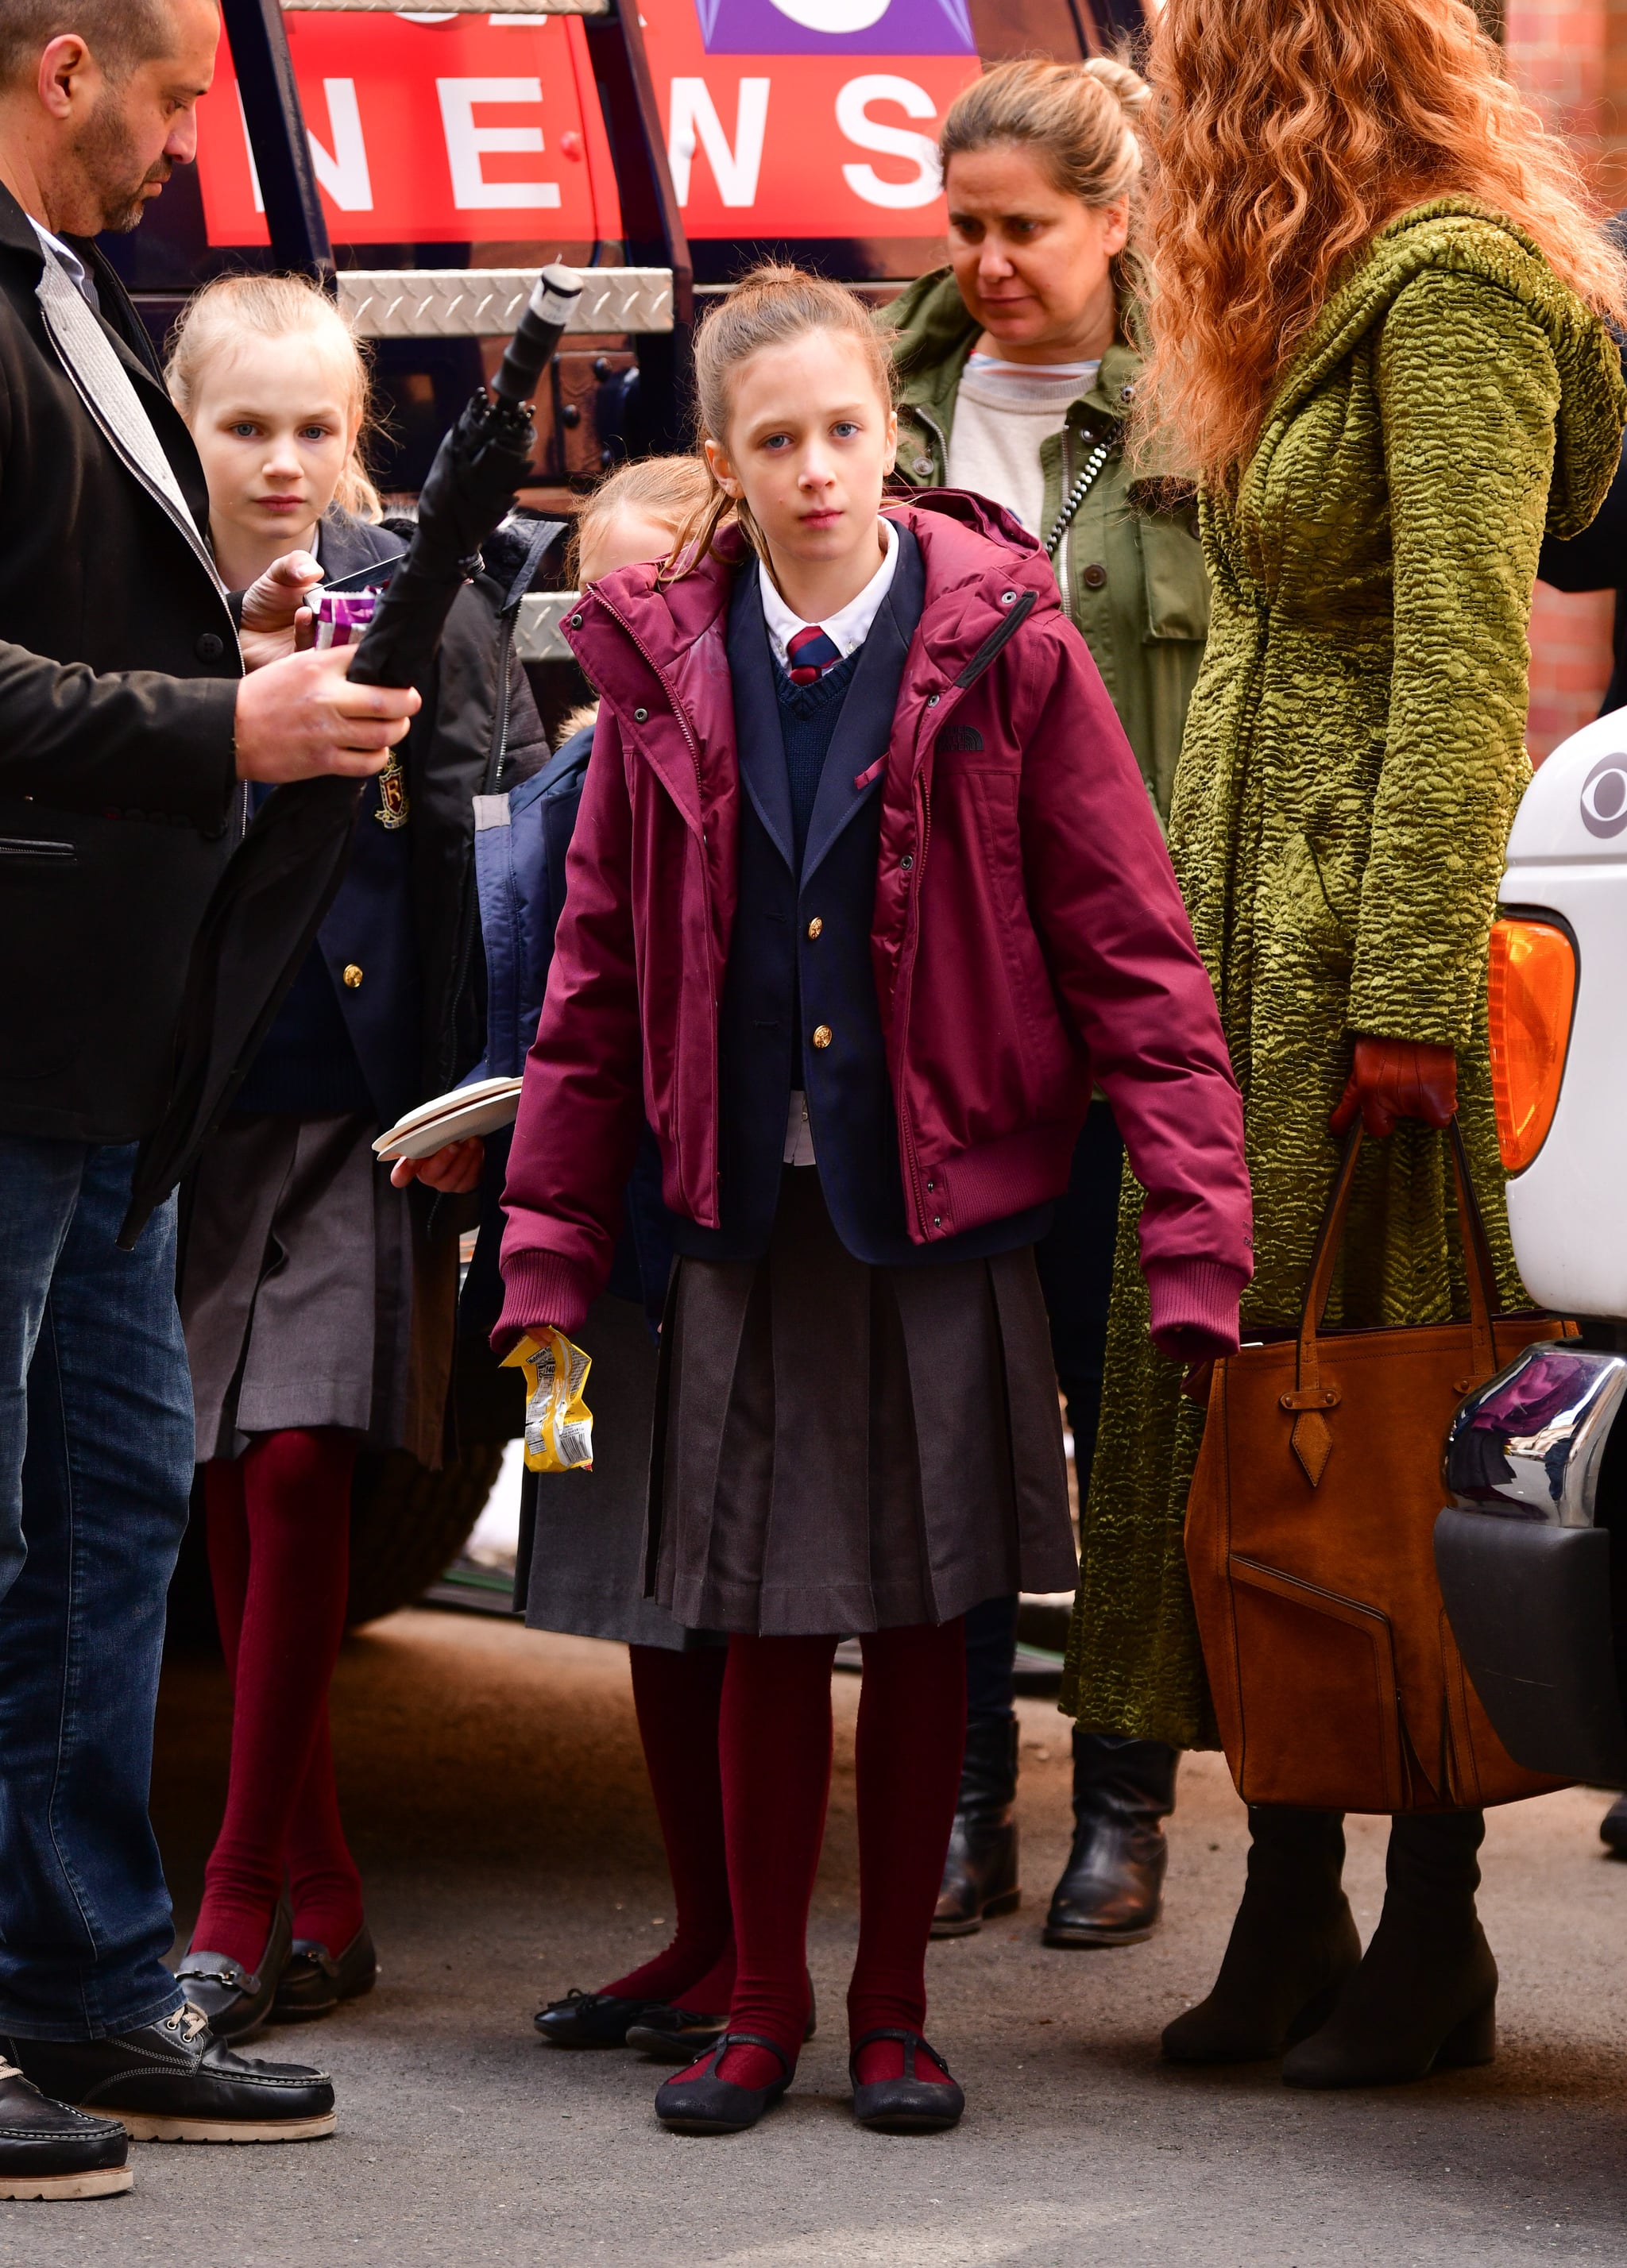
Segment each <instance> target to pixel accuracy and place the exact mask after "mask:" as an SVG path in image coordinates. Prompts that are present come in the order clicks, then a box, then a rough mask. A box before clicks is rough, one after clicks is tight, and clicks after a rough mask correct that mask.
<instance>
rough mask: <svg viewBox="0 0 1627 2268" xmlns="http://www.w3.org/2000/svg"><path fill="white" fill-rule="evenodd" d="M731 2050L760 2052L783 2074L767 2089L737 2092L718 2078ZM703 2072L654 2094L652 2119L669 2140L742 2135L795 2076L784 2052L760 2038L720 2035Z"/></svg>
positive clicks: (668, 2083) (666, 2084)
mask: <svg viewBox="0 0 1627 2268" xmlns="http://www.w3.org/2000/svg"><path fill="white" fill-rule="evenodd" d="M731 2048H766V2049H767V2050H768V2051H769V2054H770V2055H771V2056H773V2057H774V2058H776V2059H777V2062H778V2064H779V2066H780V2067H781V2069H782V2070H783V2071H784V2074H785V2075H784V2078H783V2079H776V2080H770V2081H769V2085H768V2086H767V2087H737V2086H736V2085H735V2083H734V2081H733V2080H732V2079H720V2078H719V2077H718V2072H719V2070H720V2068H721V2066H722V2064H723V2059H724V2058H725V2055H727V2053H728V2052H729V2050H730V2049H731ZM706 2064H707V2067H706V2068H704V2069H702V2070H700V2071H697V2072H695V2073H688V2072H685V2073H681V2076H680V2077H678V2078H677V2079H668V2080H663V2081H662V2083H661V2085H660V2086H659V2087H658V2088H656V2090H655V2115H656V2117H658V2118H659V2120H660V2122H661V2124H662V2125H663V2126H665V2127H666V2130H667V2132H669V2133H672V2134H743V2133H744V2132H746V2130H747V2127H748V2126H755V2124H756V2123H757V2121H758V2119H759V2118H761V2117H762V2114H763V2112H764V2111H765V2110H773V2108H774V2106H775V2104H776V2103H777V2102H779V2100H780V2098H781V2097H782V2096H783V2095H784V2092H785V2089H786V2088H788V2087H789V2086H790V2085H791V2080H792V2078H793V2077H794V2076H795V2072H796V2066H795V2065H794V2064H793V2063H792V2062H791V2058H790V2057H789V2056H788V2055H787V2054H786V2053H785V2051H784V2048H782V2047H781V2046H779V2045H778V2043H777V2042H776V2041H774V2040H770V2039H765V2038H764V2037H763V2036H762V2033H761V2032H725V2033H723V2034H722V2035H721V2036H719V2038H718V2044H717V2045H716V2047H714V2048H713V2050H712V2051H711V2053H710V2056H708V2058H706Z"/></svg>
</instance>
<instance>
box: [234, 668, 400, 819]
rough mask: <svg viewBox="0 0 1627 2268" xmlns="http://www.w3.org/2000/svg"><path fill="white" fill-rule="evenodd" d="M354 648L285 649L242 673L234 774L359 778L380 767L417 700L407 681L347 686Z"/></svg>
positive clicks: (273, 779) (275, 780)
mask: <svg viewBox="0 0 1627 2268" xmlns="http://www.w3.org/2000/svg"><path fill="white" fill-rule="evenodd" d="M356 653H357V648H356V647H355V646H353V645H339V646H330V647H329V648H328V652H326V653H291V654H288V655H286V656H284V658H283V659H282V660H281V661H273V662H268V663H267V665H266V666H265V667H264V668H263V669H257V670H256V671H255V672H254V675H253V676H252V677H245V678H243V679H242V680H241V681H239V686H238V696H237V735H236V745H237V770H238V777H239V779H247V780H266V781H269V783H270V784H272V785H273V786H279V785H281V784H282V783H283V781H285V780H300V779H317V778H320V776H321V775H322V774H323V773H324V772H337V773H339V774H341V775H342V777H345V778H347V779H366V778H368V777H370V776H371V775H372V773H374V772H381V771H382V770H384V767H385V762H386V757H387V751H388V750H389V749H391V748H393V747H394V746H395V744H396V742H397V741H398V740H404V739H405V737H406V734H407V727H408V725H409V724H410V723H411V721H412V719H413V718H414V717H416V715H417V713H418V710H419V708H420V706H421V705H422V704H421V703H420V701H419V698H418V695H417V692H416V689H414V688H413V687H412V686H410V685H408V686H390V685H351V684H350V683H349V682H348V675H349V672H350V663H351V660H352V659H353V658H354V656H355V654H356Z"/></svg>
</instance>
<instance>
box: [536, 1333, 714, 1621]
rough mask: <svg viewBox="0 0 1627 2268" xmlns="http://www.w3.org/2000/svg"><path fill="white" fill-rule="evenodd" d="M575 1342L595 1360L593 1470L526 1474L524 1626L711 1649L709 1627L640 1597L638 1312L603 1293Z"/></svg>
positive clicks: (649, 1391)
mask: <svg viewBox="0 0 1627 2268" xmlns="http://www.w3.org/2000/svg"><path fill="white" fill-rule="evenodd" d="M576 1339H577V1344H578V1346H579V1347H580V1348H581V1349H582V1351H583V1352H584V1353H585V1354H589V1355H591V1356H592V1357H593V1369H592V1370H591V1371H590V1372H589V1373H588V1378H587V1406H588V1408H589V1409H590V1410H592V1411H593V1470H592V1471H591V1472H586V1473H581V1472H577V1473H527V1474H526V1478H525V1484H524V1485H525V1488H526V1493H527V1495H528V1497H529V1499H530V1502H531V1507H532V1519H533V1525H532V1535H531V1560H530V1566H529V1570H528V1572H527V1576H526V1625H527V1627H528V1628H530V1629H532V1630H545V1631H571V1633H572V1634H573V1635H575V1636H576V1637H578V1638H619V1639H621V1640H622V1641H623V1643H625V1644H626V1645H629V1646H662V1647H664V1648H666V1650H667V1651H668V1652H670V1653H683V1652H685V1651H686V1650H687V1649H688V1648H689V1647H690V1646H709V1645H717V1644H718V1643H719V1642H720V1641H719V1638H718V1633H717V1632H716V1631H687V1630H685V1629H684V1627H683V1625H682V1624H681V1623H678V1622H674V1619H673V1617H672V1616H671V1615H669V1614H666V1613H665V1612H664V1611H663V1609H661V1608H659V1606H657V1604H656V1602H655V1601H654V1600H653V1599H648V1598H646V1597H645V1596H644V1518H645V1513H646V1511H647V1509H648V1505H649V1498H650V1431H651V1425H652V1420H653V1418H654V1415H655V1381H656V1372H657V1364H658V1357H657V1354H656V1344H655V1336H654V1334H653V1332H652V1330H651V1329H650V1326H649V1324H648V1323H647V1322H645V1320H644V1307H643V1306H642V1304H641V1303H640V1302H639V1301H638V1300H620V1299H617V1298H616V1297H615V1295H614V1294H613V1293H611V1292H605V1293H603V1294H602V1295H601V1297H600V1298H599V1299H597V1300H595V1301H594V1302H593V1306H592V1307H590V1308H589V1310H588V1314H587V1321H586V1322H585V1323H584V1324H583V1326H582V1328H581V1329H580V1330H579V1331H578V1333H577V1334H576Z"/></svg>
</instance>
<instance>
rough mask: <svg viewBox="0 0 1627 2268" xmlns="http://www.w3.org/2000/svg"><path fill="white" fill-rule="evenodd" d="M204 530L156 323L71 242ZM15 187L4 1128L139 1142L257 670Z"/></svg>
mask: <svg viewBox="0 0 1627 2268" xmlns="http://www.w3.org/2000/svg"><path fill="white" fill-rule="evenodd" d="M73 249H74V250H75V252H77V254H79V256H80V258H81V259H82V260H83V261H85V267H86V269H88V270H89V272H90V274H91V276H92V279H93V281H94V284H95V286H96V290H97V292H98V295H99V299H100V302H101V312H102V318H103V322H104V327H105V328H106V329H107V333H108V335H109V336H110V337H111V339H112V340H113V342H114V346H115V348H116V350H117V351H118V354H119V357H120V360H121V362H122V363H123V365H124V366H125V368H126V370H127V371H128V372H129V374H130V379H131V382H132V384H133V385H134V387H135V389H136V394H137V395H138V397H139V398H140V401H141V403H142V406H143V408H144V409H145V410H146V412H147V415H148V416H149V418H150V419H151V423H152V425H153V428H154V430H155V431H156V432H157V434H158V439H159V441H160V442H161V444H162V445H163V447H164V451H165V453H166V456H167V457H168V459H169V460H170V463H171V464H172V466H173V468H174V471H175V475H176V478H177V479H178V481H179V482H180V487H181V490H182V492H183V493H184V495H185V497H186V498H187V501H188V504H190V505H191V507H192V511H193V515H194V517H195V519H196V521H197V523H198V526H199V527H200V529H203V528H206V527H207V526H208V520H209V506H208V496H207V491H206V490H205V487H204V482H203V475H202V467H201V466H200V465H199V462H198V459H197V453H196V451H195V449H194V448H193V446H192V441H191V437H190V436H189V435H188V431H187V429H186V426H185V425H184V424H183V423H182V422H181V419H180V416H178V415H177V413H176V411H175V410H174V409H173V407H172V405H171V403H170V401H169V398H168V396H167V394H166V392H165V390H164V385H163V380H162V378H161V376H160V373H159V371H158V364H157V361H156V358H155V357H154V356H153V352H152V349H151V344H150V342H148V339H147V336H146V333H145V332H144V329H143V328H142V324H141V321H140V319H139V317H138V316H137V315H136V311H135V309H134V308H133V307H132V306H130V303H129V299H128V298H126V297H125V294H124V291H123V289H122V287H121V284H120V283H119V281H118V278H117V277H116V276H114V272H113V270H112V269H111V268H110V267H109V266H108V264H107V261H106V260H104V259H103V258H102V256H101V254H100V253H99V251H98V250H97V249H96V247H95V246H94V245H93V244H92V243H90V242H88V241H86V240H82V239H74V240H73ZM43 256H44V255H43V254H42V253H41V251H40V243H39V239H38V238H37V237H36V236H35V234H34V232H33V227H32V226H31V225H30V223H29V220H28V217H27V216H26V213H25V212H24V211H23V210H22V208H21V207H20V206H19V205H18V203H17V202H16V201H15V199H14V198H12V197H11V196H10V195H8V194H7V193H6V192H5V190H4V188H0V1133H12V1134H33V1135H48V1136H56V1137H61V1138H65V1139H68V1140H74V1141H86V1142H128V1141H131V1140H134V1139H135V1138H136V1137H137V1136H139V1135H141V1134H143V1133H144V1132H145V1131H146V1130H147V1129H148V1128H149V1127H150V1126H151V1125H152V1124H153V1123H154V1122H155V1121H156V1120H157V1118H158V1114H159V1111H160V1110H161V1108H162V1107H163V1104H164V1101H165V1098H166V1093H167V1090H168V1084H169V1074H170V1069H171V1049H172V1042H173V1028H174V1024H175V1019H176V1013H177V1010H178V1007H179V1005H180V991H181V985H182V983H183V980H184V978H185V976H186V969H187V958H188V950H189V947H190V946H191V943H192V938H193V933H194V931H195V928H196V926H197V923H198V920H199V917H200V916H201V915H202V910H203V908H204V905H205V903H206V902H207V900H208V898H209V895H210V890H211V889H212V888H213V887H214V884H215V881H216V879H217V876H218V874H219V872H220V869H221V866H222V865H223V864H224V863H225V856H226V852H227V850H228V848H229V836H228V824H229V821H230V820H231V818H232V814H233V810H234V806H235V801H236V799H235V793H234V791H235V770H234V760H233V752H232V730H233V721H234V710H235V703H236V697H237V687H236V680H237V679H238V677H239V675H240V674H241V662H240V659H239V652H238V644H237V637H236V633H235V631H234V630H233V628H232V616H231V614H230V612H229V610H228V608H227V605H226V602H225V598H224V597H223V596H222V594H221V593H220V592H219V591H218V590H217V588H216V587H215V586H214V585H212V584H211V582H210V578H209V576H208V574H207V572H206V570H205V568H204V565H203V563H202V562H201V561H200V560H199V559H198V558H197V557H196V556H195V555H194V554H193V552H192V551H191V550H190V549H189V548H188V545H187V542H186V541H185V539H184V537H183V536H182V535H181V534H180V531H179V530H178V529H177V528H176V527H175V526H174V524H173V521H172V520H171V519H169V518H168V516H167V514H166V512H165V510H164V508H163V506H162V505H161V504H158V502H157V500H156V499H155V497H153V496H151V494H149V492H148V490H146V488H145V487H144V485H143V483H142V482H141V480H140V479H139V478H138V477H137V475H135V474H134V473H132V472H130V471H129V470H127V469H126V467H125V465H124V463H123V462H122V460H121V459H120V457H119V456H118V455H117V454H116V453H115V452H114V448H113V446H112V445H111V444H110V443H109V442H108V441H107V439H106V438H104V436H103V434H102V432H101V430H100V428H99V426H98V425H97V423H95V421H94V419H93V418H92V416H91V415H90V412H89V411H88V410H87V409H86V408H85V404H84V402H83V401H81V399H80V396H79V394H78V392H77V389H76V388H75V387H74V384H73V382H72V380H71V379H70V378H69V376H68V374H67V372H66V371H65V370H64V369H63V365H62V364H61V362H60V360H59V359H58V357H57V354H56V350H55V347H54V346H53V344H52V342H51V339H50V335H49V334H48V331H47V329H46V327H45V321H44V317H43V315H42V313H41V311H40V304H39V300H38V298H37V297H36V292H35V287H36V285H37V284H38V281H39V276H40V264H41V261H42V259H43Z"/></svg>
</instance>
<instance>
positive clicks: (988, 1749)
mask: <svg viewBox="0 0 1627 2268" xmlns="http://www.w3.org/2000/svg"><path fill="white" fill-rule="evenodd" d="M1016 1800H1017V1719H1015V1717H1008V1718H1005V1719H996V1720H995V1722H994V1723H993V1724H986V1723H985V1724H974V1725H968V1727H967V1728H966V1762H965V1763H964V1764H962V1766H961V1793H960V1797H959V1800H958V1801H957V1802H956V1804H955V1812H954V1825H953V1828H952V1829H951V1830H950V1832H949V1851H948V1855H947V1856H946V1859H945V1860H944V1879H943V1887H942V1889H940V1890H939V1893H938V1911H936V1913H934V1915H933V1916H932V1935H933V1936H934V1937H970V1936H971V1935H972V1934H973V1933H974V1932H975V1930H978V1929H980V1928H981V1927H982V1926H983V1923H984V1921H986V1920H987V1921H991V1920H992V1919H993V1918H994V1917H995V1915H996V1914H1003V1913H1011V1912H1012V1911H1013V1910H1014V1909H1015V1908H1016V1907H1018V1906H1019V1905H1020V1904H1021V1903H1022V1890H1021V1888H1020V1885H1019V1882H1018V1880H1017V1822H1016V1820H1015V1819H1014V1818H1013V1817H1012V1805H1013V1804H1014V1803H1015V1802H1016Z"/></svg>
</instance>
